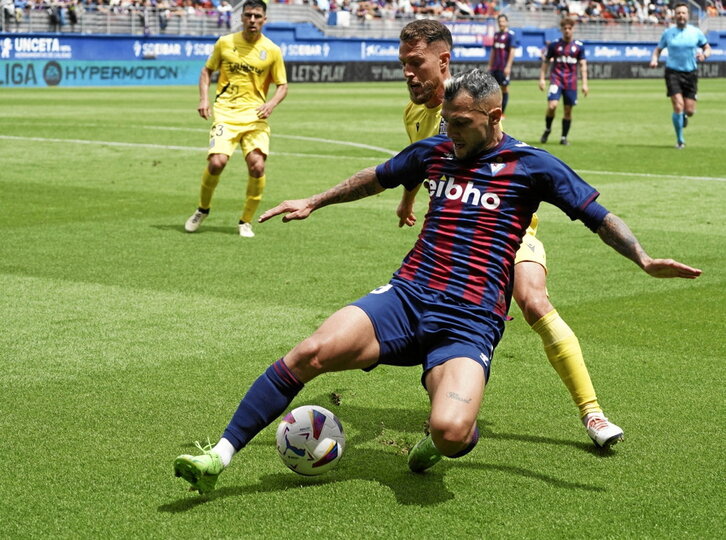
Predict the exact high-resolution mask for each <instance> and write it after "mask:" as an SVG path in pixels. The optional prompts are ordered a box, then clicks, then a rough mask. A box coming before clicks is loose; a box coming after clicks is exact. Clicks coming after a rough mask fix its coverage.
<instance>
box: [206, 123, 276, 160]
mask: <svg viewBox="0 0 726 540" xmlns="http://www.w3.org/2000/svg"><path fill="white" fill-rule="evenodd" d="M237 145H239V146H240V148H242V154H243V155H245V156H246V155H247V154H249V153H250V152H252V150H254V149H259V151H260V152H262V153H263V154H265V156H267V155H268V154H269V153H270V125H269V124H268V123H267V121H265V120H259V121H257V122H249V123H247V124H230V123H229V122H215V123H214V125H213V126H212V129H211V130H210V131H209V151H208V152H207V155H209V154H224V155H226V156H231V155H232V154H234V151H235V149H236V148H237Z"/></svg>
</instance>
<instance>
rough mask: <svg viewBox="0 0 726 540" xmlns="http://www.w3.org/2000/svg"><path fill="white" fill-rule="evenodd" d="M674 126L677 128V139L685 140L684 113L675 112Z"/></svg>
mask: <svg viewBox="0 0 726 540" xmlns="http://www.w3.org/2000/svg"><path fill="white" fill-rule="evenodd" d="M671 118H672V119H673V128H674V129H675V130H676V140H677V141H678V142H679V143H682V142H685V140H684V139H683V113H675V112H674V113H673V115H672V117H671Z"/></svg>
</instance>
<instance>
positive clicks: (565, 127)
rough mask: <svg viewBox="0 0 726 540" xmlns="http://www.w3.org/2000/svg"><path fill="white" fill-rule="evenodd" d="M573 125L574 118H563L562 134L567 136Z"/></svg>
mask: <svg viewBox="0 0 726 540" xmlns="http://www.w3.org/2000/svg"><path fill="white" fill-rule="evenodd" d="M571 125H572V120H565V119H564V118H563V119H562V136H563V137H567V134H568V133H569V132H570V126H571Z"/></svg>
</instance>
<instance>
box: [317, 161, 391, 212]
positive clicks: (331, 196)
mask: <svg viewBox="0 0 726 540" xmlns="http://www.w3.org/2000/svg"><path fill="white" fill-rule="evenodd" d="M377 187H378V186H377V179H376V169H375V167H369V168H367V169H363V170H362V171H359V172H357V173H355V174H354V175H353V176H351V177H350V178H348V179H347V180H344V181H343V182H341V183H340V184H338V185H337V186H334V187H332V188H330V189H329V190H328V191H326V192H324V193H321V194H320V195H317V196H316V197H314V198H313V204H314V206H315V207H316V208H320V207H322V206H327V205H329V204H336V203H343V202H350V201H357V200H358V199H362V198H364V197H369V196H371V195H375V194H376V193H378V192H379V191H380V190H379V189H377Z"/></svg>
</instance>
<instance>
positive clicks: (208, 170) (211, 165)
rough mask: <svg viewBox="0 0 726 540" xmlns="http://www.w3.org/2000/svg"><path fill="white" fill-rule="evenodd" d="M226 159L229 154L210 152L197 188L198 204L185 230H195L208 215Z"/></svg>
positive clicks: (185, 225)
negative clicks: (200, 182)
mask: <svg viewBox="0 0 726 540" xmlns="http://www.w3.org/2000/svg"><path fill="white" fill-rule="evenodd" d="M228 160H229V156H227V155H225V154H210V155H209V157H208V158H207V166H206V167H205V169H204V172H203V173H202V184H201V187H200V189H199V206H198V207H197V209H196V210H195V211H194V213H193V214H192V215H191V217H190V218H189V219H187V221H186V223H185V224H184V229H185V230H186V231H187V232H196V231H197V229H199V227H200V226H201V225H202V222H203V221H204V220H205V219H207V216H209V208H210V207H211V205H212V196H213V195H214V190H215V189H216V188H217V184H219V176H220V175H221V174H222V171H224V167H225V165H227V161H228Z"/></svg>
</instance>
